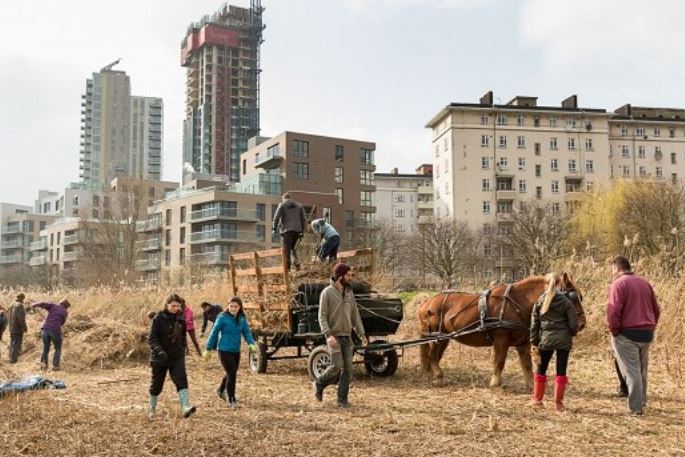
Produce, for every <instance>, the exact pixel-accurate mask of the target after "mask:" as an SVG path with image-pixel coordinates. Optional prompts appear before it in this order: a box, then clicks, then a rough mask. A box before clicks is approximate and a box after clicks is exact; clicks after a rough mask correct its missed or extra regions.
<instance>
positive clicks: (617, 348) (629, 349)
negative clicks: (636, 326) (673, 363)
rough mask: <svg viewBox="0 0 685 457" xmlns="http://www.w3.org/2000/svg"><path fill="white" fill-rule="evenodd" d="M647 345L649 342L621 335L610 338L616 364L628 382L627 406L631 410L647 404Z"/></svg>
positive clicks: (636, 410)
mask: <svg viewBox="0 0 685 457" xmlns="http://www.w3.org/2000/svg"><path fill="white" fill-rule="evenodd" d="M649 345H650V343H643V342H639V341H632V340H630V339H628V338H626V337H625V336H623V335H618V336H615V337H613V338H612V339H611V347H612V348H613V349H614V354H615V355H616V360H617V361H618V366H619V367H620V368H621V373H622V374H623V376H625V378H626V384H628V407H629V408H630V411H631V412H640V411H642V408H643V407H644V406H645V405H647V368H648V366H649Z"/></svg>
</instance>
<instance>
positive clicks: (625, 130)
mask: <svg viewBox="0 0 685 457" xmlns="http://www.w3.org/2000/svg"><path fill="white" fill-rule="evenodd" d="M621 136H628V126H627V125H622V126H621Z"/></svg>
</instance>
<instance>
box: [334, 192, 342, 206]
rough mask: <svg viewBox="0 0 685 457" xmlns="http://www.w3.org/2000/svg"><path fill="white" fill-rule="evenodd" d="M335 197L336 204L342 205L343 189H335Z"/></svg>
mask: <svg viewBox="0 0 685 457" xmlns="http://www.w3.org/2000/svg"><path fill="white" fill-rule="evenodd" d="M335 195H337V196H338V203H339V204H341V205H342V204H343V189H340V188H336V189H335Z"/></svg>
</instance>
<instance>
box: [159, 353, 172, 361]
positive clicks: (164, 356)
mask: <svg viewBox="0 0 685 457" xmlns="http://www.w3.org/2000/svg"><path fill="white" fill-rule="evenodd" d="M157 357H159V360H161V361H166V360H167V359H168V358H169V356H168V355H167V353H166V352H164V351H159V352H158V353H157Z"/></svg>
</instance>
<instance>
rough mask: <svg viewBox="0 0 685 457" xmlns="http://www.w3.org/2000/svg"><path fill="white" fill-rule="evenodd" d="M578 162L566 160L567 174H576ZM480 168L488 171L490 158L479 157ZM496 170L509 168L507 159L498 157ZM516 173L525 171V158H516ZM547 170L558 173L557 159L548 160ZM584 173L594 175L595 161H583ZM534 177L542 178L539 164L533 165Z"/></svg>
mask: <svg viewBox="0 0 685 457" xmlns="http://www.w3.org/2000/svg"><path fill="white" fill-rule="evenodd" d="M577 163H578V161H577V160H576V159H569V160H568V171H569V173H577V172H578V167H577ZM480 167H481V169H483V170H488V169H490V157H485V156H483V157H481V159H480ZM497 168H499V169H500V170H506V169H507V168H509V158H508V157H504V156H503V157H500V158H499V160H498V161H497ZM517 168H518V171H525V169H526V158H525V157H519V158H518V167H517ZM549 168H550V171H559V159H550V160H549ZM585 172H586V173H594V172H595V161H594V160H592V159H588V160H586V161H585ZM535 176H536V177H538V178H539V177H540V176H542V165H540V164H535Z"/></svg>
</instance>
